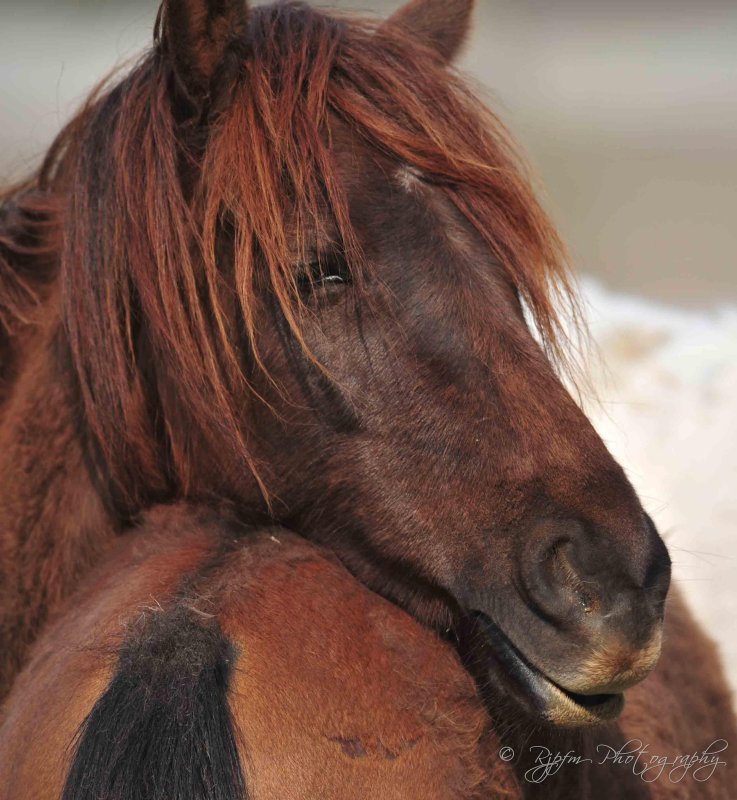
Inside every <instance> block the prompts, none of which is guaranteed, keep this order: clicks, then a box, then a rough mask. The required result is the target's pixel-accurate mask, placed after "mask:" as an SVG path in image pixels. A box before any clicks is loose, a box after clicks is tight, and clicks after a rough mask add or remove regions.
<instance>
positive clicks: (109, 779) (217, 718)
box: [62, 608, 247, 800]
mask: <svg viewBox="0 0 737 800" xmlns="http://www.w3.org/2000/svg"><path fill="white" fill-rule="evenodd" d="M233 661H234V653H233V648H232V647H231V645H230V643H229V642H228V640H227V639H226V638H225V637H224V636H223V634H222V632H221V631H220V628H219V627H218V626H217V624H216V623H214V621H213V624H211V625H210V624H207V623H206V622H205V624H203V623H202V622H200V621H199V620H197V621H195V620H194V619H193V616H192V614H191V612H188V611H186V610H183V609H181V608H176V609H174V610H172V611H167V612H161V613H156V614H151V615H150V616H148V617H147V618H146V620H145V621H144V622H143V623H142V624H141V625H139V626H137V628H136V630H135V631H134V632H132V634H131V635H130V636H129V637H128V639H127V641H126V642H125V644H124V646H123V648H122V650H121V651H120V657H119V662H118V668H117V672H116V673H115V677H114V678H113V680H112V682H111V683H110V685H109V686H108V688H107V690H106V691H105V693H104V694H103V695H102V697H100V699H99V700H98V701H97V703H96V704H95V706H94V708H93V709H92V711H91V712H90V714H89V716H88V717H87V719H86V720H85V722H84V724H83V726H82V728H81V730H80V733H79V736H78V739H77V743H76V749H75V753H74V759H73V762H72V766H71V769H70V771H69V776H68V777H67V782H66V785H65V787H64V793H63V795H62V800H247V792H246V785H245V781H244V778H243V772H242V770H241V764H240V759H239V757H238V749H237V746H236V737H235V729H234V726H233V721H232V719H231V715H230V709H229V707H228V701H227V688H228V678H229V674H230V670H231V666H232V663H233Z"/></svg>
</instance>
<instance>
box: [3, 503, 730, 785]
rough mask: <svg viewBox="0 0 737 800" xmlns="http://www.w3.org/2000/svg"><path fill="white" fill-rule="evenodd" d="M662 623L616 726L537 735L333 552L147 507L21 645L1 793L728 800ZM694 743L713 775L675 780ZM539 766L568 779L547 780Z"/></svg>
mask: <svg viewBox="0 0 737 800" xmlns="http://www.w3.org/2000/svg"><path fill="white" fill-rule="evenodd" d="M666 623H667V624H666V632H667V636H666V639H665V644H664V656H663V659H662V660H661V662H660V664H659V666H658V667H657V668H656V669H655V671H654V672H653V673H651V675H650V676H648V678H647V679H645V680H644V681H643V682H642V683H640V684H639V685H638V686H636V687H633V689H631V690H630V691H629V692H628V699H627V703H626V706H625V709H624V712H623V713H622V715H621V716H620V718H619V719H618V720H617V722H616V725H610V726H608V727H599V728H597V729H595V732H593V731H592V732H590V733H588V735H585V734H582V733H581V731H580V730H579V731H575V730H574V731H569V732H568V733H567V734H565V735H563V734H562V733H561V732H560V731H559V732H557V733H555V732H553V731H551V730H547V731H542V730H540V729H536V728H535V727H534V726H531V725H530V724H529V723H525V722H524V721H523V720H522V719H521V717H520V715H519V712H517V713H516V714H515V712H514V711H513V710H512V709H511V708H509V707H506V706H505V703H504V700H503V698H500V697H493V696H490V695H489V694H488V693H486V696H484V694H485V693H484V692H483V691H482V690H481V689H480V686H481V685H482V684H481V683H477V682H475V681H474V680H473V679H472V675H471V672H470V671H469V670H468V669H466V667H465V666H464V664H463V662H462V660H461V658H460V656H459V653H458V651H457V647H455V646H453V644H452V643H451V642H450V641H448V640H446V639H443V638H441V637H440V636H438V635H437V634H435V633H433V632H432V631H430V630H429V629H427V628H426V627H425V626H422V625H420V624H419V623H418V622H417V621H415V620H414V619H413V618H412V617H410V616H409V615H408V614H406V613H405V612H403V611H401V610H400V609H399V608H398V607H397V606H396V605H394V604H393V603H390V602H388V601H387V600H385V599H384V598H382V597H381V596H379V595H377V594H376V593H374V592H371V591H370V590H368V589H367V588H366V587H364V586H363V585H362V584H360V583H359V582H358V581H356V580H355V578H354V577H353V576H352V575H351V574H350V573H349V572H348V571H347V570H346V569H345V567H344V566H343V565H342V564H341V563H340V562H339V560H338V559H337V558H336V557H335V556H334V555H333V554H332V553H331V552H330V551H328V550H325V549H324V548H319V547H317V546H315V545H314V544H311V543H308V542H307V541H306V540H305V539H303V538H301V537H299V536H296V535H295V534H294V533H293V532H291V531H288V530H285V529H283V528H279V527H274V526H269V527H262V528H253V527H251V528H248V529H245V528H244V523H243V522H241V521H240V520H239V519H238V517H237V515H235V514H234V513H233V510H232V508H227V507H226V508H213V507H203V506H191V505H187V504H175V505H168V506H161V507H157V508H154V509H152V510H150V511H149V512H147V513H146V515H145V517H144V520H143V522H142V525H141V526H140V527H139V529H138V530H137V531H136V532H135V533H132V534H130V535H128V536H126V537H122V538H121V541H120V542H119V544H118V545H117V546H116V547H115V548H113V550H112V552H111V553H110V555H109V556H108V558H107V559H106V560H105V562H104V563H103V564H102V565H101V566H100V567H99V568H97V569H96V570H94V571H93V573H92V575H90V576H89V577H88V579H87V580H86V581H84V583H83V585H82V586H81V587H80V588H79V590H78V591H77V592H76V593H75V594H74V595H73V596H72V597H71V598H70V600H69V601H68V603H67V604H66V610H65V611H64V612H62V613H61V614H60V615H58V617H57V619H56V620H55V621H54V622H52V623H51V624H50V625H49V626H48V627H47V629H46V630H45V631H44V633H43V634H42V635H41V636H40V637H39V640H38V641H37V642H36V644H35V645H34V647H33V652H32V656H31V657H30V660H29V663H28V665H27V666H26V668H25V669H24V670H23V671H22V673H21V674H20V676H19V677H18V679H17V680H16V682H15V683H14V686H13V689H12V690H11V693H10V695H9V697H8V699H7V701H6V703H5V705H4V709H3V711H2V713H1V714H0V778H1V779H2V786H3V787H4V793H3V795H2V796H3V798H4V800H57V799H58V798H62V800H93V798H94V800H100V798H122V797H135V798H139V797H140V798H144V797H145V798H147V800H158V799H159V798H161V799H162V800H163V798H172V797H176V798H190V797H192V798H194V797H197V798H200V799H201V800H208V799H209V798H229V799H231V800H238V799H239V798H240V799H241V800H243V798H246V797H249V798H251V797H252V798H259V797H278V798H284V800H308V798H315V797H320V798H325V800H339V799H342V798H346V797H356V798H359V797H360V798H365V799H366V800H393V799H395V798H396V800H413V799H414V800H420V798H422V800H436V799H437V800H449V798H454V799H456V800H483V799H488V798H495V800H523V799H524V798H537V797H541V798H570V797H578V798H596V799H597V800H602V799H603V800H608V799H609V798H611V800H616V798H622V797H627V798H650V799H651V800H659V799H660V798H670V799H671V800H672V798H678V800H692V799H695V798H715V799H718V798H725V797H729V796H730V787H731V786H733V785H734V768H733V767H730V768H729V770H728V771H726V770H725V772H724V773H719V772H717V771H716V770H717V769H723V770H724V769H725V767H726V766H727V765H726V764H725V763H724V761H723V756H724V747H725V744H726V742H725V741H724V740H723V739H722V738H721V737H722V736H725V735H731V733H732V732H734V728H733V726H732V727H730V725H731V723H730V716H729V710H728V709H729V698H728V692H727V691H726V689H725V687H724V685H723V681H722V680H721V678H720V675H719V673H718V670H713V669H712V670H711V671H709V670H708V669H706V670H705V669H704V665H703V664H701V663H696V662H695V661H694V660H693V659H692V658H690V657H689V656H690V653H691V651H692V649H693V648H694V646H698V647H699V650H700V652H702V653H709V654H710V655H711V658H710V661H711V662H712V663H713V664H716V663H717V662H716V658H715V656H714V654H713V645H711V644H710V643H709V642H708V640H706V639H705V637H703V636H702V637H700V639H694V636H693V622H692V621H691V620H690V618H689V616H688V613H687V611H686V610H685V608H684V607H683V606H682V605H681V604H679V603H678V601H677V599H676V598H673V597H672V598H671V599H670V601H669V612H668V618H667V621H666ZM684 685H686V686H688V685H691V686H696V685H697V686H699V687H700V690H699V692H694V693H693V694H683V691H682V688H683V686H684ZM705 700H709V702H710V703H711V705H710V706H709V707H708V710H707V706H705V702H704V701H705ZM696 720H699V723H698V724H696V725H694V722H695V721H696ZM638 742H642V743H647V748H648V751H647V754H646V757H644V758H642V760H641V762H638V763H637V765H636V767H635V768H632V767H630V766H629V762H626V761H625V759H626V758H628V757H630V754H631V753H632V752H637V750H638V748H639V745H638V744H636V743H638ZM710 743H711V750H710V753H711V758H712V759H716V760H717V763H718V766H713V765H712V763H711V762H709V761H702V762H697V765H696V767H695V772H694V773H693V775H692V774H689V773H688V772H687V771H684V770H683V768H682V767H680V766H676V765H678V764H679V759H680V760H682V759H683V758H684V756H685V754H687V753H699V751H703V750H704V749H707V750H709V745H710ZM602 748H605V750H604V754H605V755H609V758H608V759H606V760H602V756H601V754H602ZM622 752H623V753H625V754H626V755H624V756H620V761H617V760H615V759H614V758H613V757H612V754H614V753H622ZM510 753H512V754H513V753H519V757H516V758H512V757H510V755H509V754H510ZM550 753H567V754H569V756H568V758H569V762H568V764H567V765H566V766H567V768H564V769H563V770H562V771H561V772H556V771H552V774H548V772H547V771H546V770H545V765H546V763H547V762H548V761H549V758H548V757H544V756H545V754H550ZM570 754H575V755H573V756H572V755H570ZM653 757H656V758H657V759H658V760H657V761H655V763H652V762H651V761H650V760H649V759H651V758H653ZM662 759H667V761H668V766H663V767H661V766H660V764H661V760H662ZM682 771H683V774H681V772H682ZM684 776H685V779H684Z"/></svg>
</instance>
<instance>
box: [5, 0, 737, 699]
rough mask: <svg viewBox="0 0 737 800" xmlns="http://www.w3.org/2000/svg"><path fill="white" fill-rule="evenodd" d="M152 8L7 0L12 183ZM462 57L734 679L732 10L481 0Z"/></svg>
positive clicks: (615, 1)
mask: <svg viewBox="0 0 737 800" xmlns="http://www.w3.org/2000/svg"><path fill="white" fill-rule="evenodd" d="M332 5H333V6H337V7H339V8H352V9H360V10H362V11H366V12H368V13H378V14H386V13H388V12H389V11H391V10H393V9H394V8H396V7H397V6H398V5H399V2H398V1H397V2H391V3H390V2H386V1H385V0H343V1H342V2H341V1H340V0H336V1H335V2H333V3H332ZM156 6H157V3H156V2H155V1H154V0H126V2H125V3H122V2H120V0H86V1H85V0H54V2H43V0H41V1H39V0H25V2H18V0H0V182H5V181H8V180H10V179H14V178H18V177H20V176H22V175H23V174H24V173H26V172H27V171H28V170H29V169H30V168H31V167H32V166H33V165H34V164H35V163H37V160H38V157H39V155H40V154H42V153H43V152H44V150H45V149H46V147H47V146H48V144H49V142H50V140H51V138H52V136H53V135H54V133H55V132H56V131H57V130H58V129H59V127H60V126H61V125H62V124H63V123H64V121H65V120H66V119H67V118H68V117H69V115H70V114H71V112H72V110H73V109H74V108H75V107H76V106H77V105H78V103H79V102H80V101H81V100H82V99H83V98H84V96H85V95H86V93H87V92H88V91H89V89H90V88H91V87H92V86H93V85H94V84H95V83H96V82H97V81H98V80H99V79H100V78H101V77H102V76H104V75H105V74H106V73H107V72H108V71H109V70H110V69H111V68H112V67H114V66H116V65H119V64H121V63H124V62H125V60H126V59H129V58H131V57H132V56H135V54H136V53H138V52H139V51H140V50H141V49H142V48H143V47H146V46H148V44H149V43H150V41H151V30H152V27H153V19H154V16H155V13H156ZM461 66H462V67H463V68H464V69H465V70H467V71H468V72H469V73H470V74H471V75H472V76H473V78H474V79H475V80H476V81H477V82H478V84H479V85H480V87H481V89H482V91H483V94H484V95H485V97H486V99H487V101H488V102H489V103H490V104H491V105H492V106H493V107H494V108H495V110H496V111H497V112H498V113H499V114H500V115H501V116H502V118H503V119H504V120H505V121H506V123H507V125H508V126H509V128H510V129H511V130H512V132H513V134H514V135H515V137H516V138H517V140H518V141H519V142H520V143H521V145H522V146H523V148H524V149H525V150H526V151H527V153H528V155H529V156H530V159H531V161H532V164H533V166H534V167H535V169H536V171H537V173H538V175H539V176H540V178H541V184H542V186H543V187H544V192H543V198H544V201H545V203H546V205H547V207H548V208H549V210H550V211H551V213H552V215H553V217H554V219H555V220H556V222H557V223H558V225H559V227H560V230H561V232H562V234H563V236H564V238H565V239H566V241H567V243H568V245H569V247H570V250H571V253H572V258H573V262H574V265H575V266H576V268H577V271H578V272H579V274H580V275H581V276H582V288H583V291H584V295H585V298H586V301H587V304H588V309H589V319H590V324H591V329H592V332H593V334H594V338H595V341H596V344H597V345H598V351H599V353H600V358H599V360H595V361H593V362H592V366H591V374H592V377H593V383H594V386H595V388H596V393H597V396H598V401H597V402H591V403H590V404H589V407H588V411H589V413H591V415H592V416H593V417H594V420H595V423H596V425H597V427H598V428H599V430H600V431H601V433H602V435H603V436H604V437H605V439H606V440H607V443H608V444H609V446H610V448H611V449H612V450H613V451H614V453H615V455H617V457H618V458H619V459H620V460H621V461H622V463H623V464H624V465H625V467H626V469H627V470H628V473H629V475H630V477H631V479H632V481H633V483H634V484H635V486H636V487H637V488H638V490H639V491H640V493H641V496H642V497H643V501H644V503H645V505H646V507H647V508H648V510H649V511H650V513H651V514H652V515H653V517H654V518H655V520H656V522H657V523H658V525H659V527H660V528H661V531H662V532H663V533H664V535H665V536H666V538H667V541H668V543H669V546H670V548H671V553H672V556H673V560H674V580H675V582H676V583H677V584H679V585H681V587H682V588H683V590H684V591H685V592H686V593H687V595H688V596H689V598H690V600H691V604H692V606H693V607H694V608H695V611H696V613H697V615H698V616H699V618H700V619H701V620H702V622H703V623H704V624H705V625H706V626H707V627H708V629H709V630H710V631H711V632H712V634H713V635H714V636H716V637H717V638H718V640H719V642H720V646H721V648H722V651H723V653H724V656H725V659H726V661H727V662H728V665H729V669H730V674H731V678H732V680H733V685H735V686H736V687H737V546H736V545H737V225H736V224H735V213H736V212H737V3H735V2H734V0H701V2H699V3H694V2H691V0H477V13H476V24H475V27H474V34H473V36H472V38H471V40H470V41H469V46H468V48H467V50H466V54H465V56H464V58H463V60H462V64H461Z"/></svg>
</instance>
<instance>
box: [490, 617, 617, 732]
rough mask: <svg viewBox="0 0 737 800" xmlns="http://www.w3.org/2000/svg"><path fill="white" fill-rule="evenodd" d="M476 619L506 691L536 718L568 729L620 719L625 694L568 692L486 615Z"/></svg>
mask: <svg viewBox="0 0 737 800" xmlns="http://www.w3.org/2000/svg"><path fill="white" fill-rule="evenodd" d="M474 617H475V619H476V621H477V622H478V624H479V625H480V627H481V629H482V631H483V632H484V634H485V635H486V637H487V638H488V639H489V642H490V644H491V649H492V653H493V657H494V658H495V661H496V662H497V664H496V666H497V667H498V670H497V671H498V672H499V673H500V677H501V679H502V681H503V683H504V684H505V686H504V688H505V689H507V690H510V689H511V693H512V694H513V695H514V696H515V698H516V699H517V700H518V701H519V702H520V703H521V704H522V705H523V706H524V707H525V708H527V710H528V711H530V712H531V713H533V714H534V715H535V716H538V717H542V718H543V719H544V720H546V721H547V722H549V723H551V724H553V725H556V726H558V727H565V728H573V727H583V726H588V725H599V724H601V723H603V722H607V721H609V720H612V719H615V718H616V717H617V716H619V714H620V713H621V711H622V708H623V707H624V695H623V694H622V693H621V692H620V693H617V694H591V695H585V694H579V693H578V692H571V691H569V690H568V689H565V688H564V687H562V686H560V685H559V684H557V683H555V681H553V680H551V679H550V678H549V677H548V676H547V675H545V674H544V673H543V672H541V671H540V670H539V669H538V668H537V667H535V666H533V665H532V664H530V662H529V661H528V660H527V659H526V658H525V656H524V655H523V654H522V653H520V651H519V650H518V649H517V648H516V647H515V645H514V644H513V643H512V641H511V640H510V639H509V637H508V636H507V635H506V634H505V633H504V632H503V631H502V630H501V629H500V628H499V626H498V625H496V623H495V622H494V621H493V620H492V619H490V618H489V617H488V616H486V614H484V613H482V612H480V611H477V612H474ZM492 669H493V667H492Z"/></svg>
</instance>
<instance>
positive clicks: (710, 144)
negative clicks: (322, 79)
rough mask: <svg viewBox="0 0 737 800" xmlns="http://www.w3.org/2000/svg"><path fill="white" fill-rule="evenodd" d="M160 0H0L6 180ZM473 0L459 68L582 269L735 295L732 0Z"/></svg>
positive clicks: (668, 294) (656, 285)
mask: <svg viewBox="0 0 737 800" xmlns="http://www.w3.org/2000/svg"><path fill="white" fill-rule="evenodd" d="M156 5H157V3H156V2H153V0H126V2H120V0H86V1H85V0H55V2H44V0H26V1H25V2H18V1H17V0H0V180H4V179H9V178H11V177H19V176H20V175H22V174H23V173H24V172H25V171H27V169H28V168H29V167H30V166H32V165H33V164H34V163H35V161H36V159H37V158H38V156H39V154H40V153H42V152H43V151H44V149H45V148H46V146H47V145H48V143H49V141H50V139H51V137H52V136H53V134H54V133H55V132H56V131H57V130H58V128H59V127H60V125H61V124H62V123H63V122H64V121H65V120H66V119H67V118H68V117H69V115H70V113H71V111H72V110H73V109H74V107H75V106H76V105H77V104H78V103H79V102H80V101H81V99H82V98H83V97H84V95H85V94H86V92H87V91H88V90H89V88H90V87H91V86H92V85H93V84H94V83H95V82H96V81H97V80H98V79H99V78H100V77H101V76H103V75H104V74H105V73H106V72H107V71H108V70H109V69H111V68H112V67H113V66H115V65H116V64H119V63H121V62H122V61H124V60H125V59H126V58H130V57H132V56H134V55H135V54H136V53H137V52H138V51H139V50H140V49H141V48H142V47H144V46H146V45H148V43H149V42H150V40H151V29H152V26H153V18H154V15H155V10H156ZM333 5H335V6H338V7H341V8H360V9H362V10H364V11H369V12H371V11H374V12H379V13H382V14H383V13H387V12H388V11H389V10H391V9H393V8H395V7H396V6H397V5H398V3H389V2H385V0H343V1H342V2H341V1H340V0H338V2H334V3H333ZM477 5H478V10H477V14H476V24H475V29H474V35H473V37H472V39H471V41H470V43H469V47H468V49H467V51H466V55H465V57H464V59H463V66H464V67H465V68H467V69H468V70H469V71H470V72H471V73H472V74H473V75H474V76H475V77H476V78H477V79H478V80H479V81H480V83H481V84H482V85H483V87H484V90H485V92H486V95H487V97H488V99H489V101H490V102H491V103H492V105H493V106H494V107H495V109H496V110H497V111H499V112H500V114H501V116H502V117H503V118H504V119H505V121H506V122H507V124H508V125H509V127H510V128H511V129H512V131H513V133H514V134H515V136H516V137H517V139H518V140H519V141H520V142H521V143H522V145H523V146H524V148H525V149H526V150H527V152H528V153H529V155H530V156H531V159H532V162H533V164H534V166H535V167H536V169H537V171H538V173H539V174H540V175H541V178H542V182H543V185H544V186H545V189H546V192H545V195H546V202H547V205H548V207H549V208H550V210H551V211H552V213H553V215H554V217H555V219H556V221H557V222H558V224H559V226H560V228H561V230H562V232H563V235H564V238H565V239H566V241H567V242H568V244H569V246H570V248H571V251H572V254H573V259H574V263H575V264H576V266H577V268H578V269H579V270H580V271H582V272H586V273H589V274H593V275H595V276H597V277H598V278H600V279H601V280H602V281H603V282H604V283H605V284H606V285H608V286H610V287H612V288H614V289H623V290H626V291H629V292H633V293H637V294H644V295H646V296H651V297H656V298H659V299H663V300H668V301H674V302H677V303H678V304H679V305H689V306H699V307H704V308H712V307H714V306H716V305H718V304H720V303H723V302H725V301H728V302H735V301H737V225H735V212H736V211H737V2H735V1H734V0H729V1H726V0H722V1H717V0H702V2H699V3H695V2H675V1H673V0H640V1H639V2H637V1H636V0H617V1H616V2H614V1H613V0H598V1H597V0H586V1H585V2H584V1H583V0H477Z"/></svg>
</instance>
